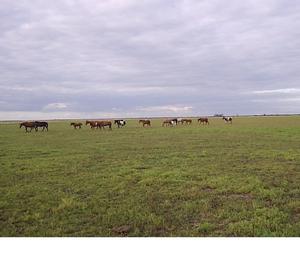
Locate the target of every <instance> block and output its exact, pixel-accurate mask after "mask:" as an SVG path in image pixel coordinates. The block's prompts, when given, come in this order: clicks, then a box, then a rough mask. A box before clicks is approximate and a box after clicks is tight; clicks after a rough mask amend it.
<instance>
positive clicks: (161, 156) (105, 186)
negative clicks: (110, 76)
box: [0, 116, 300, 236]
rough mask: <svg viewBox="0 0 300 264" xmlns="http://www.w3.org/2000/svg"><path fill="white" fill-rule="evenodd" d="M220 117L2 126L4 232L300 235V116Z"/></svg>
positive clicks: (0, 220)
mask: <svg viewBox="0 0 300 264" xmlns="http://www.w3.org/2000/svg"><path fill="white" fill-rule="evenodd" d="M210 121H211V124H210V126H200V125H196V123H193V125H191V126H178V127H174V128H162V127H161V120H154V121H153V127H151V128H142V127H140V126H139V125H138V123H137V121H136V120H130V121H129V123H128V126H127V127H125V128H121V129H117V128H115V127H114V129H113V131H92V130H91V129H89V128H87V127H83V129H81V130H74V129H73V128H71V127H70V125H69V122H50V123H49V132H48V133H46V132H44V133H42V132H38V133H35V132H32V133H27V134H26V133H24V130H23V129H22V130H21V129H19V128H18V124H16V123H14V124H0V144H1V145H0V146H1V149H0V169H1V171H0V193H1V195H0V236H121V235H126V236H300V188H299V186H300V117H299V116H298V117H296V116H294V117H240V118H235V119H234V122H233V125H225V124H224V123H223V121H222V120H221V119H220V118H212V119H211V120H210ZM194 122H195V120H194Z"/></svg>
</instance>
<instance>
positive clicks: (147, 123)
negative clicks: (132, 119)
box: [139, 119, 151, 127]
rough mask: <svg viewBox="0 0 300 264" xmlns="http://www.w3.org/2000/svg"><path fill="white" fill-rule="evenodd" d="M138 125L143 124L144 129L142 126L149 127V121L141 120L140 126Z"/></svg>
mask: <svg viewBox="0 0 300 264" xmlns="http://www.w3.org/2000/svg"><path fill="white" fill-rule="evenodd" d="M140 123H142V124H143V127H144V126H151V122H150V120H147V119H141V120H139V124H140Z"/></svg>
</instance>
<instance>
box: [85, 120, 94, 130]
mask: <svg viewBox="0 0 300 264" xmlns="http://www.w3.org/2000/svg"><path fill="white" fill-rule="evenodd" d="M85 125H86V126H87V125H90V127H91V128H92V129H94V128H97V122H96V121H90V120H86V121H85Z"/></svg>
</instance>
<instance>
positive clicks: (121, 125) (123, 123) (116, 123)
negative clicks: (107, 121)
mask: <svg viewBox="0 0 300 264" xmlns="http://www.w3.org/2000/svg"><path fill="white" fill-rule="evenodd" d="M114 124H115V125H117V126H118V128H120V127H123V126H125V125H126V121H125V120H123V119H118V120H115V121H114Z"/></svg>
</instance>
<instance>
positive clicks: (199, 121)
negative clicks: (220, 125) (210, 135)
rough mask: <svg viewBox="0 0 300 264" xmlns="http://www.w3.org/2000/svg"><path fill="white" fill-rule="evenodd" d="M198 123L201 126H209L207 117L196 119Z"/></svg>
mask: <svg viewBox="0 0 300 264" xmlns="http://www.w3.org/2000/svg"><path fill="white" fill-rule="evenodd" d="M198 123H200V124H203V125H209V122H208V118H207V117H200V118H198Z"/></svg>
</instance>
